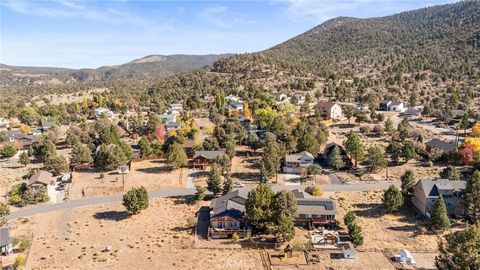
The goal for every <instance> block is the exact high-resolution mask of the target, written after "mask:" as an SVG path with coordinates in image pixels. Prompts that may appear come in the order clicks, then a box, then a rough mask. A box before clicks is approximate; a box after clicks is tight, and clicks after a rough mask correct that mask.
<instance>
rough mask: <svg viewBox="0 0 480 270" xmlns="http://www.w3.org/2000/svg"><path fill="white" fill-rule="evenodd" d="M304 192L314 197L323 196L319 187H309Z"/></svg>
mask: <svg viewBox="0 0 480 270" xmlns="http://www.w3.org/2000/svg"><path fill="white" fill-rule="evenodd" d="M305 191H306V192H307V193H309V194H310V195H312V196H315V197H320V196H322V195H323V190H322V188H321V187H320V186H309V187H307V188H305Z"/></svg>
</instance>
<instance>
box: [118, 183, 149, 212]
mask: <svg viewBox="0 0 480 270" xmlns="http://www.w3.org/2000/svg"><path fill="white" fill-rule="evenodd" d="M122 204H123V206H125V208H127V213H128V214H130V215H136V214H138V213H140V212H141V211H142V210H145V209H147V208H148V204H149V199H148V192H147V189H145V188H144V187H139V188H132V189H131V190H129V191H128V192H127V193H126V194H125V195H123V203H122Z"/></svg>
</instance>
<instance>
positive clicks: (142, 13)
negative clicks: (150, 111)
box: [0, 0, 453, 68]
mask: <svg viewBox="0 0 480 270" xmlns="http://www.w3.org/2000/svg"><path fill="white" fill-rule="evenodd" d="M451 2H453V1H452V0H420V1H413V0H335V1H324V0H271V1H188V2H185V1H131V0H118V1H73V0H70V1H68V0H58V1H57V0H56V1H53V0H51V1H22V0H16V1H15V0H14V1H8V0H0V63H4V64H9V65H28V66H57V67H70V68H83V67H86V68H96V67H100V66H103V65H117V64H122V63H125V62H129V61H131V60H133V59H136V58H141V57H143V56H146V55H149V54H164V55H167V54H210V53H215V54H217V53H244V52H254V51H260V50H264V49H267V48H269V47H271V46H274V45H276V44H278V43H280V42H282V41H285V40H287V39H289V38H291V37H293V36H296V35H298V34H301V33H302V32H304V31H306V30H308V29H310V28H312V27H314V26H316V25H318V24H320V23H322V22H324V21H325V20H327V19H330V18H333V17H337V16H353V17H360V18H368V17H377V16H384V15H390V14H394V13H397V12H401V11H405V10H411V9H416V8H421V7H426V6H432V5H436V4H445V3H451Z"/></svg>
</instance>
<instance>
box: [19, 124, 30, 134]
mask: <svg viewBox="0 0 480 270" xmlns="http://www.w3.org/2000/svg"><path fill="white" fill-rule="evenodd" d="M20 133H22V134H30V133H32V129H31V128H30V127H29V126H27V125H24V124H21V125H20Z"/></svg>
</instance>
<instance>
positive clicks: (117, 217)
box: [93, 211, 130, 221]
mask: <svg viewBox="0 0 480 270" xmlns="http://www.w3.org/2000/svg"><path fill="white" fill-rule="evenodd" d="M129 216H130V215H129V214H128V213H127V211H105V212H97V213H95V214H93V217H94V218H95V219H103V220H113V221H122V220H124V219H126V218H128V217H129Z"/></svg>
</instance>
